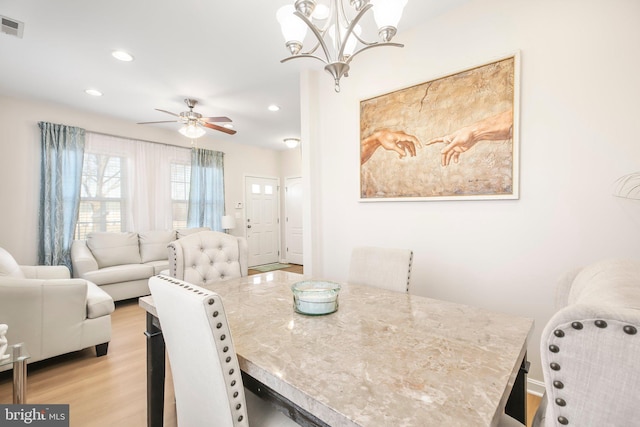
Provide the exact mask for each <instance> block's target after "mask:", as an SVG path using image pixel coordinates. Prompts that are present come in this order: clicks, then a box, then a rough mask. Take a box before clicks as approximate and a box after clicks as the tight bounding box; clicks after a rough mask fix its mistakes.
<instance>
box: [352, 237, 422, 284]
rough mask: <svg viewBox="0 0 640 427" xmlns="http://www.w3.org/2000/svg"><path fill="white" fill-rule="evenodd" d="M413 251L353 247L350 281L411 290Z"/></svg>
mask: <svg viewBox="0 0 640 427" xmlns="http://www.w3.org/2000/svg"><path fill="white" fill-rule="evenodd" d="M412 262H413V251H411V250H409V249H395V248H378V247H370V246H362V247H356V248H353V251H352V253H351V264H350V266H349V279H348V282H349V283H354V284H358V285H367V286H375V287H377V288H382V289H388V290H392V291H398V292H409V280H410V278H411V263H412Z"/></svg>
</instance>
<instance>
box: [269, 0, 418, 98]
mask: <svg viewBox="0 0 640 427" xmlns="http://www.w3.org/2000/svg"><path fill="white" fill-rule="evenodd" d="M345 1H346V0H328V2H329V6H327V5H325V4H323V3H322V2H318V1H315V0H296V2H295V3H294V4H293V5H286V6H282V7H281V8H280V9H278V12H277V14H276V18H277V19H278V22H279V23H280V27H281V29H282V35H283V36H284V38H285V41H286V42H285V45H286V47H287V48H288V49H289V52H290V53H291V56H289V57H288V58H285V59H283V60H282V61H280V62H286V61H289V60H291V59H294V58H315V59H318V60H320V61H322V62H323V63H324V64H326V65H325V67H324V69H325V70H327V72H328V73H329V74H331V76H332V77H333V79H334V81H335V90H336V92H340V79H341V78H342V77H348V72H349V63H350V62H351V61H352V60H353V58H354V57H355V56H356V55H357V54H359V53H360V52H363V51H365V50H367V49H370V48H372V47H377V46H396V47H403V45H402V44H399V43H391V39H392V38H393V36H395V34H396V31H397V26H398V22H399V21H400V18H401V16H402V10H403V9H404V6H405V5H406V4H407V0H349V4H350V6H351V8H352V9H353V10H352V11H351V12H350V14H347V9H345V6H344V2H345ZM369 9H372V10H373V17H374V19H375V21H376V25H377V27H378V36H379V37H380V40H379V41H372V42H368V41H366V40H365V39H364V38H362V37H361V33H362V28H361V27H360V25H359V24H358V22H359V21H360V19H361V18H362V17H363V16H364V14H365V13H366V12H367V11H368V10H369ZM351 15H355V16H353V17H352V18H350V16H351ZM309 29H310V30H311V31H312V32H313V34H314V36H315V37H316V39H317V42H315V44H314V45H313V47H312V48H311V49H309V50H308V51H306V52H302V47H303V41H304V38H305V36H306V34H307V30H309ZM356 48H358V49H357V50H356ZM318 51H320V52H319V54H316V52H318ZM319 55H323V56H319Z"/></svg>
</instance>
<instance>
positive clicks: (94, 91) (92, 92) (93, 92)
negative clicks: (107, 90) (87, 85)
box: [84, 89, 102, 96]
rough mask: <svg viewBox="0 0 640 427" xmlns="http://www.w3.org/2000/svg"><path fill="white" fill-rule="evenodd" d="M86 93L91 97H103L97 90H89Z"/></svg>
mask: <svg viewBox="0 0 640 427" xmlns="http://www.w3.org/2000/svg"><path fill="white" fill-rule="evenodd" d="M84 92H85V93H86V94H88V95H91V96H102V92H100V91H99V90H96V89H87V90H85V91H84Z"/></svg>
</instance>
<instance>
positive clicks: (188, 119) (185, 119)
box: [138, 99, 236, 138]
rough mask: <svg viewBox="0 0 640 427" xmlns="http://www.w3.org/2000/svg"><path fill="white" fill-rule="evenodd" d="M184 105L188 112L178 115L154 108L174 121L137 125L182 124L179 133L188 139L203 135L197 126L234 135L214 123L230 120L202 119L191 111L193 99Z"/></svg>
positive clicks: (195, 102) (228, 120) (224, 118)
mask: <svg viewBox="0 0 640 427" xmlns="http://www.w3.org/2000/svg"><path fill="white" fill-rule="evenodd" d="M184 102H185V104H187V107H189V111H183V112H182V113H180V114H176V113H172V112H171V111H166V110H161V109H159V108H156V110H157V111H161V112H163V113H167V114H171V115H172V116H175V117H177V119H176V120H161V121H158V122H141V123H138V124H139V125H147V124H152V123H171V122H179V123H182V124H183V125H184V126H182V127H181V128H180V129H179V132H180V133H181V134H183V135H184V136H187V137H190V138H199V137H201V136H202V135H204V133H205V132H204V129H202V128H201V127H199V126H202V127H205V128H209V129H214V130H217V131H220V132H224V133H228V134H229V135H233V134H235V133H236V131H235V130H233V129H228V128H226V127H223V126H218V125H216V124H214V123H230V122H231V119H230V118H229V117H202V114H200V113H196V112H195V111H193V108H194V107H195V106H196V104H197V103H198V101H196V100H195V99H185V100H184Z"/></svg>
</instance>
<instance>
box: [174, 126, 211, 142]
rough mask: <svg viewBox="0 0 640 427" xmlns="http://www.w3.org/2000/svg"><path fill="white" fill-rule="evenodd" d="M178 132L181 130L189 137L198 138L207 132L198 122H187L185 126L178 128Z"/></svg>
mask: <svg viewBox="0 0 640 427" xmlns="http://www.w3.org/2000/svg"><path fill="white" fill-rule="evenodd" d="M178 132H180V133H181V134H182V135H184V136H186V137H187V138H191V139H198V138H200V137H201V136H203V135H204V134H205V133H207V132H206V131H205V130H204V129H202V128H201V127H200V126H198V125H197V124H196V123H187V124H185V125H184V126H182V127H181V128H180V129H178Z"/></svg>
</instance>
